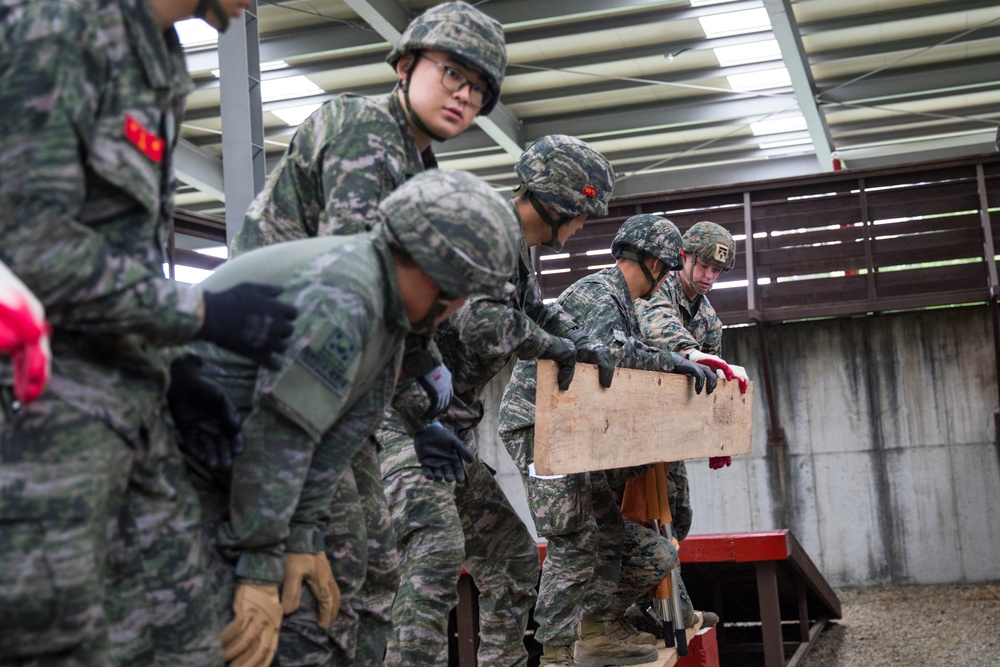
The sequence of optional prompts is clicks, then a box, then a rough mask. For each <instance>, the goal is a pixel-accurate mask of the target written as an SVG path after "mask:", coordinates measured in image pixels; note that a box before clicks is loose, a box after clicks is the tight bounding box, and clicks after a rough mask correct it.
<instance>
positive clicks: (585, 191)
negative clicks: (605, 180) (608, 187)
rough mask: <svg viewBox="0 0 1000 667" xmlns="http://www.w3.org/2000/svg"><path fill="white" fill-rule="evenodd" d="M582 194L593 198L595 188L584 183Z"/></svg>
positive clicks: (595, 193) (595, 191) (595, 194)
mask: <svg viewBox="0 0 1000 667" xmlns="http://www.w3.org/2000/svg"><path fill="white" fill-rule="evenodd" d="M583 194H585V195H587V196H588V197H590V198H591V199H593V198H594V197H596V196H597V188H595V187H594V186H593V185H585V186H583Z"/></svg>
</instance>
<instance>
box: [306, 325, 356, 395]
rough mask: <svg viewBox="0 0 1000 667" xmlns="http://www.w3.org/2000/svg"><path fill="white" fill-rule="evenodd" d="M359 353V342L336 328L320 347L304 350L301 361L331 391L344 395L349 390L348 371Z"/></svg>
mask: <svg viewBox="0 0 1000 667" xmlns="http://www.w3.org/2000/svg"><path fill="white" fill-rule="evenodd" d="M359 351H360V350H359V347H358V344H357V342H355V341H353V340H351V339H350V338H349V337H348V336H347V335H346V334H345V333H344V331H343V329H341V328H340V327H334V328H333V329H332V331H330V333H329V335H328V336H327V337H326V339H325V340H324V341H323V342H322V343H321V344H320V345H319V346H318V347H314V346H310V347H308V348H306V349H305V350H303V351H302V354H301V356H300V360H301V361H302V364H303V365H304V366H305V367H306V368H307V369H309V371H310V372H312V373H313V375H315V376H316V377H317V378H319V379H320V380H321V381H322V382H323V384H325V385H326V386H327V387H329V388H330V390H331V391H333V392H334V393H337V394H343V393H345V392H346V391H347V389H348V381H347V377H346V375H347V371H348V369H349V368H350V367H351V364H352V363H353V362H354V359H355V358H356V357H357V356H358V352H359Z"/></svg>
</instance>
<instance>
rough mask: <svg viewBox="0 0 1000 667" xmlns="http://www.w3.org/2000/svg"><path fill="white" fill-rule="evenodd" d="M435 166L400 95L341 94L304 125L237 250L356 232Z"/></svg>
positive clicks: (236, 240) (252, 214)
mask: <svg viewBox="0 0 1000 667" xmlns="http://www.w3.org/2000/svg"><path fill="white" fill-rule="evenodd" d="M434 166H436V162H435V161H434V155H433V153H431V151H430V150H429V149H428V150H427V151H426V152H425V153H424V155H423V156H422V155H421V154H420V151H419V149H418V148H417V144H416V141H415V140H414V138H413V134H412V133H411V132H410V129H409V126H408V124H407V120H406V114H405V112H404V111H403V107H402V105H401V104H400V103H399V99H398V98H397V96H396V94H395V93H394V92H393V93H390V94H389V95H385V96H382V97H377V98H372V97H362V96H359V95H338V96H336V97H334V98H333V99H332V100H330V101H329V102H326V103H325V104H324V105H323V106H321V107H320V108H319V109H318V110H317V111H316V112H315V113H313V115H311V116H310V117H309V118H307V119H306V121H305V122H304V123H302V125H300V126H299V128H298V130H296V132H295V136H294V137H292V142H291V143H290V144H289V145H288V150H287V151H286V152H285V155H284V156H283V157H282V159H281V162H280V163H279V164H278V166H277V167H275V169H274V171H272V172H271V175H270V176H269V177H268V179H267V183H266V184H265V185H264V190H263V191H261V193H260V194H259V195H257V198H256V199H254V201H253V203H252V204H251V205H250V209H249V210H248V211H247V216H246V220H245V221H244V223H243V229H241V230H240V232H239V233H238V234H237V235H236V237H235V238H234V239H233V248H232V251H233V255H234V256H235V255H239V254H241V253H243V252H246V251H247V250H252V249H254V248H259V247H261V246H267V245H272V244H275V243H281V242H283V241H292V240H295V239H303V238H308V237H310V236H334V235H342V234H357V233H358V232H363V231H365V230H366V229H368V228H370V227H371V225H372V224H373V223H374V222H375V219H376V215H375V212H376V210H377V209H378V205H379V202H381V201H382V200H383V199H385V198H386V197H387V196H389V193H391V192H392V191H393V190H395V189H396V188H398V187H399V186H400V185H402V184H403V183H405V182H406V181H407V180H408V179H409V178H410V177H412V176H413V175H414V174H417V173H419V172H421V171H424V169H427V168H431V167H434Z"/></svg>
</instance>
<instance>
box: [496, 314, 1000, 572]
mask: <svg viewBox="0 0 1000 667" xmlns="http://www.w3.org/2000/svg"><path fill="white" fill-rule="evenodd" d="M767 341H768V342H767V345H768V352H769V354H770V359H771V372H772V374H773V379H774V391H775V400H776V404H777V412H778V418H779V422H780V425H781V426H782V428H783V429H784V432H785V435H786V439H787V448H784V449H782V448H780V447H771V448H769V447H768V439H767V431H768V424H769V420H768V415H767V409H766V400H765V393H764V391H763V389H764V387H763V383H758V384H757V392H756V396H755V399H756V400H755V404H754V427H753V454H752V455H751V456H745V457H740V458H738V459H737V460H735V461H734V462H733V465H732V467H729V468H725V469H723V470H720V471H712V470H709V468H708V465H707V462H703V461H692V462H689V464H688V471H689V476H690V479H691V489H692V504H693V506H694V512H695V514H694V525H693V528H692V534H708V533H722V532H745V531H757V530H770V529H776V528H789V529H791V530H792V532H793V533H794V534H795V536H796V537H797V538H798V540H799V541H800V542H801V543H802V545H803V547H804V548H805V550H806V552H807V553H808V554H809V555H810V556H811V557H812V559H813V561H814V562H815V563H816V565H817V566H818V567H819V568H820V570H821V571H822V572H823V573H824V575H826V577H827V579H828V580H829V581H830V582H831V583H833V584H834V585H858V584H872V583H938V582H973V581H983V580H989V579H1000V462H998V460H997V446H996V433H995V426H994V415H995V413H996V412H997V409H998V399H997V379H996V366H995V363H994V353H993V337H992V331H991V328H990V323H989V312H988V311H987V310H986V308H985V307H977V308H955V309H946V310H935V311H927V312H922V313H907V314H896V315H887V316H881V317H869V318H858V319H839V320H825V321H815V322H803V323H793V324H782V325H777V326H774V327H773V328H771V329H770V331H769V332H768V334H767ZM758 351H759V336H758V332H757V330H756V329H755V328H753V327H747V328H735V329H727V331H726V334H725V348H724V357H725V358H726V359H729V360H731V361H733V363H739V364H742V365H744V366H746V368H747V371H748V373H749V374H750V377H751V378H752V379H759V378H760V377H761V374H760V364H759V361H758V356H759V355H758ZM508 377H509V371H508V372H506V373H503V374H501V376H500V377H498V378H497V379H496V380H494V383H493V384H492V385H491V386H490V387H489V396H490V399H489V403H488V405H489V406H490V407H489V409H488V414H487V419H486V420H485V421H484V423H483V425H482V427H481V429H480V434H479V441H480V449H481V452H482V454H483V458H484V459H485V460H486V461H487V462H488V463H490V464H491V465H493V466H494V467H495V468H497V470H498V476H499V479H500V481H501V484H503V486H504V488H505V490H506V491H507V493H508V496H510V497H511V499H512V502H514V504H515V506H516V507H518V508H519V509H520V511H522V512H524V513H523V514H522V516H523V517H525V518H527V520H528V523H529V525H530V517H529V515H528V514H527V511H526V509H527V506H526V502H525V500H524V492H523V489H522V488H521V482H520V479H519V476H518V475H517V473H516V471H515V470H514V469H513V466H512V465H511V463H510V461H509V459H508V458H507V455H506V452H504V451H503V446H502V445H501V444H500V442H499V439H498V438H497V437H496V435H495V434H496V421H495V413H496V411H497V409H498V407H499V398H500V394H501V392H502V387H503V384H505V383H506V380H507V378H508ZM769 449H770V451H769Z"/></svg>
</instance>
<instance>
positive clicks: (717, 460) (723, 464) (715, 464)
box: [708, 456, 733, 470]
mask: <svg viewBox="0 0 1000 667" xmlns="http://www.w3.org/2000/svg"><path fill="white" fill-rule="evenodd" d="M732 462H733V457H732V456H713V457H711V458H709V459H708V467H709V468H711V469H712V470H719V469H721V468H727V467H729V465H730V464H732Z"/></svg>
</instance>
